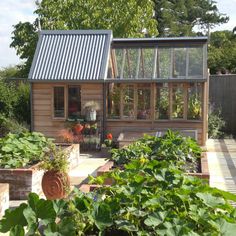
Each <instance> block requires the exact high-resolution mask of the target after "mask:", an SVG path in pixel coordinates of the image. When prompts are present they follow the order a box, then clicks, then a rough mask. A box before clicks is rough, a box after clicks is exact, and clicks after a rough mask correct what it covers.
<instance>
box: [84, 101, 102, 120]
mask: <svg viewBox="0 0 236 236" xmlns="http://www.w3.org/2000/svg"><path fill="white" fill-rule="evenodd" d="M84 109H85V119H86V120H87V121H95V120H96V118H97V111H98V110H99V109H100V106H99V104H98V103H97V102H95V101H88V102H86V103H85V104H84Z"/></svg>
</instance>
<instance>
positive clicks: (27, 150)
mask: <svg viewBox="0 0 236 236" xmlns="http://www.w3.org/2000/svg"><path fill="white" fill-rule="evenodd" d="M49 145H52V140H51V139H48V138H46V137H45V136H43V135H42V134H41V133H37V132H33V133H29V132H23V133H19V134H12V133H9V134H8V135H7V136H6V137H4V138H1V139H0V167H1V168H20V167H25V166H28V165H30V164H33V163H35V162H38V161H39V160H40V159H41V157H42V156H43V155H44V151H45V149H46V147H48V146H49Z"/></svg>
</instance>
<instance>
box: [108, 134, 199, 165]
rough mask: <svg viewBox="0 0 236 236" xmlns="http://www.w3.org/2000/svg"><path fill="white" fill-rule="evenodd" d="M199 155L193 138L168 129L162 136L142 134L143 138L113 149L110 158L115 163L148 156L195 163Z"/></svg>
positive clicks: (149, 157) (125, 162)
mask: <svg viewBox="0 0 236 236" xmlns="http://www.w3.org/2000/svg"><path fill="white" fill-rule="evenodd" d="M200 156H201V148H200V147H199V146H198V144H197V143H196V141H195V140H193V139H191V138H187V137H183V136H181V135H180V134H179V133H177V132H173V131H171V130H168V131H167V132H166V134H165V135H164V136H163V137H154V136H144V138H142V139H140V140H138V141H136V142H134V143H132V144H130V145H128V146H127V147H124V148H121V149H113V150H112V156H111V159H112V160H113V161H115V164H117V165H123V164H127V163H128V162H130V160H131V159H140V158H148V159H151V160H166V161H169V162H174V163H175V164H178V163H179V164H181V165H182V166H183V163H186V162H187V163H188V164H189V165H190V164H191V163H192V164H194V163H196V161H197V158H199V157H200Z"/></svg>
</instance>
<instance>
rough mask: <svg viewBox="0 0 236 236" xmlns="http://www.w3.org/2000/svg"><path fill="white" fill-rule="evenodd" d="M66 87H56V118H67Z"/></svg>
mask: <svg viewBox="0 0 236 236" xmlns="http://www.w3.org/2000/svg"><path fill="white" fill-rule="evenodd" d="M64 96H65V94H64V87H54V98H53V99H54V117H58V118H62V117H65V106H64V101H65V100H64Z"/></svg>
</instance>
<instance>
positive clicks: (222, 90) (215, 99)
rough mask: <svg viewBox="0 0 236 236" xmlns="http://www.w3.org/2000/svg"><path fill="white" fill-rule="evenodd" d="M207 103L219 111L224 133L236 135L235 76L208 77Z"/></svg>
mask: <svg viewBox="0 0 236 236" xmlns="http://www.w3.org/2000/svg"><path fill="white" fill-rule="evenodd" d="M209 102H210V106H214V107H215V108H220V109H221V111H222V116H223V119H224V120H225V121H226V128H225V131H226V132H227V133H230V134H234V135H236V74H234V75H211V76H210V84H209Z"/></svg>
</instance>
